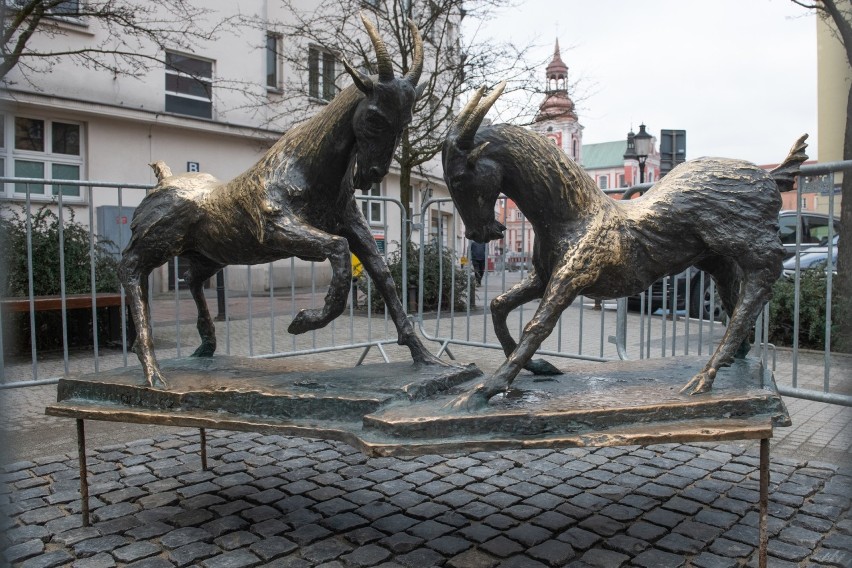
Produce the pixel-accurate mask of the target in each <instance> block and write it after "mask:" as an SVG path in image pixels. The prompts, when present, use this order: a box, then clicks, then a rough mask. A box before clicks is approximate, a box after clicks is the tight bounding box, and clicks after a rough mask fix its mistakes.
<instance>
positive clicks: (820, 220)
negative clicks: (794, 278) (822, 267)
mask: <svg viewBox="0 0 852 568" xmlns="http://www.w3.org/2000/svg"><path fill="white" fill-rule="evenodd" d="M829 219H830V217H829V216H828V215H825V214H822V213H802V216H801V218H800V219H799V223H800V224H801V227H802V242H801V244H800V247H799V250H800V251H804V250H808V249H810V248H812V247H818V246H822V247H825V246H826V244H827V243H828V232H829ZM796 220H797V219H796V212H795V211H788V210H784V211H781V213H779V215H778V229H779V233H780V236H781V242H782V243H784V248H785V249H787V258H789V257H791V256H793V255H794V254H796V224H797V223H796ZM833 224H834V235H835V238H836V236H837V235H838V234H839V233H840V221H839V220H838V219H837V218H835V219H834V223H833Z"/></svg>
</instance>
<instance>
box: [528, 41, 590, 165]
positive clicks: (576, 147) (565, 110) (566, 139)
mask: <svg viewBox="0 0 852 568" xmlns="http://www.w3.org/2000/svg"><path fill="white" fill-rule="evenodd" d="M545 75H546V77H547V85H546V87H545V91H544V92H545V96H544V101H543V102H542V103H541V105H539V107H538V114H536V117H535V122H534V124H533V125H532V126H531V128H532V130H534V131H536V132H538V133H539V134H543V135H544V136H546V137H548V138H549V139H550V140H551V141H552V142H553V143H554V144H556V145H557V146H558V147H560V148H561V149H562V151H563V152H565V153H566V154H567V155H568V156H570V157H571V158H572V159H573V160H574V161H575V162H577V163H579V162H580V159H581V156H580V149H581V148H582V146H583V126H582V125H581V124H580V123H579V122H578V121H577V113H576V111H575V110H574V101H572V100H571V98H570V97H569V96H568V66H567V65H565V62H564V61H562V57H561V56H560V54H559V39H558V38H557V40H556V46H555V47H554V50H553V60H552V61H551V62H550V63H548V65H547V68H546V69H545Z"/></svg>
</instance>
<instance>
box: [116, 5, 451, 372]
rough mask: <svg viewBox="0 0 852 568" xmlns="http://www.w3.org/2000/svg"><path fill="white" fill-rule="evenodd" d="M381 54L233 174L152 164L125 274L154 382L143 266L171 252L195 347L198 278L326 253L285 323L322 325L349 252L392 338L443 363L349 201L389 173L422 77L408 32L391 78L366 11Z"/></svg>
mask: <svg viewBox="0 0 852 568" xmlns="http://www.w3.org/2000/svg"><path fill="white" fill-rule="evenodd" d="M361 19H362V21H363V23H364V26H365V27H366V29H367V33H368V34H369V36H370V39H371V41H372V43H373V47H374V49H375V51H376V59H377V61H378V76H368V75H366V74H364V73H361V72H359V71H357V70H355V69H354V68H353V67H352V66H351V65H349V63H347V62H346V61H345V60H344V61H343V64H344V67H345V68H346V71H347V72H348V73H349V75H351V76H352V80H353V82H354V84H353V85H351V86H350V87H348V88H346V89H344V90H343V91H341V92H340V93H339V94H338V95H337V96H336V97H335V98H334V99H333V100H332V101H331V102H330V103H329V104H328V105H327V106H326V107H325V108H324V109H323V110H322V111H320V112H319V113H317V114H316V115H314V116H313V117H312V118H311V119H309V120H307V121H306V122H304V123H302V124H300V125H298V126H296V127H294V128H293V129H291V130H290V131H289V132H287V133H285V134H284V135H283V136H282V137H281V138H280V139H279V140H278V142H276V143H275V144H274V145H273V146H272V148H270V150H269V151H268V152H267V153H266V155H265V156H264V157H263V158H262V159H261V160H260V161H259V162H258V163H257V164H255V165H254V166H253V167H252V168H250V169H249V170H247V171H246V172H244V173H243V174H241V175H239V176H237V177H236V178H234V179H233V180H232V181H230V182H228V183H221V182H219V181H218V180H216V179H215V178H214V177H213V176H210V175H208V174H180V175H174V176H173V175H171V172H170V171H169V170H168V168H167V167H166V166H165V164H162V163H158V164H154V168H155V170H156V171H157V177H158V180H159V183H158V184H157V186H156V187H155V188H154V189H153V191H151V192H150V193H149V194H148V195H147V196H146V197H145V199H143V200H142V202H141V203H140V205H139V207H137V209H136V212H135V214H134V216H133V221H132V223H131V230H132V236H131V238H130V242H129V243H128V245H127V248H126V249H125V250H124V252H123V256H122V259H121V263H120V277H121V281H122V283H123V284H124V287H125V290H126V291H127V293H128V295H129V297H130V307H131V312H132V314H133V321H134V323H135V324H136V330H137V333H138V336H137V343H136V346H135V347H136V352H137V355H138V356H139V360H140V362H141V363H142V368H143V371H144V374H145V379H146V381H147V383H148V385H149V386H152V387H153V386H162V387H166V382H165V380H164V378H163V375H162V373H161V371H160V367H159V364H158V362H157V360H156V357H155V356H154V345H153V340H152V337H151V321H150V313H149V307H148V275H149V274H150V273H151V271H152V270H154V268H156V267H158V266H160V265H162V264H163V263H165V262H166V261H167V260H168V259H170V258H172V257H174V256H178V255H180V256H182V257H183V258H185V259H187V260H188V262H189V269H188V272H187V282H188V284H189V288H190V291H191V293H192V297H193V299H194V300H195V304H196V307H197V309H198V325H197V327H198V333H199V335H200V336H201V345H200V346H199V347H198V349H196V350H195V352H194V353H193V354H192V355H193V356H196V357H209V356H212V355H213V353H214V351H215V350H216V335H215V327H214V325H213V320H212V319H211V317H210V313H209V311H208V309H207V302H206V300H205V298H204V295H203V291H202V285H203V283H204V281H205V280H207V279H208V278H210V277H211V276H213V275H214V274H216V272H218V271H219V270H220V269H222V268H223V267H224V266H226V265H229V264H259V263H266V262H271V261H274V260H278V259H283V258H290V257H293V256H295V257H298V258H301V259H305V260H315V261H323V260H326V259H328V260H329V261H330V263H331V267H332V278H331V283H330V286H329V289H328V292H327V294H326V297H325V303H324V305H323V306H322V307H321V308H319V309H305V310H301V311H300V312H299V313H298V314H297V315H296V317H295V318H294V319H293V321H292V323H290V326H289V328H288V331H289V332H290V333H294V334H295V333H304V332H306V331H309V330H312V329H318V328H321V327H323V326H325V325H327V324H328V323H329V322H330V321H331V320H333V319H334V318H336V317H337V316H339V315H340V314H341V313H342V312H343V311H344V309H345V307H346V301H347V297H348V291H349V283H350V280H351V276H350V273H351V261H350V251H351V252H353V253H355V254H356V255H357V256H358V258H359V259H361V262H362V263H363V266H364V268H365V269H366V270H367V273H368V274H369V275H370V277H371V278H372V279H373V280H374V282H375V285H376V287H377V289H378V290H379V291H380V292H381V294H382V297H383V298H384V300H385V304H386V305H387V306H388V310H389V312H390V315H391V318H392V320H393V322H394V325H395V326H396V329H397V333H398V341H399V343H400V344H401V345H406V346H407V347H408V348H409V349H410V351H411V355H412V358H413V359H414V361H415V362H423V363H434V364H444V363H443V362H441V361H440V360H438V359H437V358H436V357H434V356H433V355H432V354H431V353H429V351H427V350H426V348H425V347H424V346H423V344H422V343H421V341H420V340H419V339H418V337H417V336H416V335H415V333H414V329H413V326H412V325H411V322H409V321H408V319H407V318H406V317H405V312H404V309H403V307H402V303H401V302H400V300H399V298H398V297H397V295H396V291H395V289H394V285H393V279H392V278H391V275H390V271H389V270H388V267H387V265H386V264H385V262H384V260H383V258H382V256H381V255H380V254H379V251H378V249H377V247H376V243H375V241H374V240H373V236H372V235H371V233H370V227H369V225H368V224H367V222H366V220H365V219H364V217H363V215H362V213H361V211H360V209H359V207H358V205H357V204H356V201H355V197H354V192H355V189H356V188H357V189H362V190H366V189H369V188H370V187H371V185H372V184H373V183H377V182H379V181H381V180H382V178H384V176H385V175H386V174H387V172H388V169H389V167H390V164H391V160H392V158H393V153H394V150H395V149H396V146H397V145H398V143H399V140H400V137H401V134H402V131H403V129H404V128H405V127H406V126H407V125H408V124H409V122H410V121H411V118H412V110H413V107H414V102H415V100H416V98H417V97H418V96H420V95H421V94H422V91H423V87H424V85H420V86H419V87H418V85H417V82H418V81H419V79H420V74H421V72H422V70H423V43H422V40H421V37H420V33H419V31H418V30H417V27H416V26H415V25H414V24H413V23H412V22H409V27H410V28H411V33H412V36H413V38H414V55H413V62H412V65H411V68H410V70H409V71H408V73H407V74H406V75H405V76H404V77H402V78H397V77H394V72H393V66H392V62H391V59H390V57H389V55H388V51H387V48H386V46H385V44H384V42H383V41H382V39H381V38H380V37H379V34H378V31H377V30H376V28H375V27H374V26H373V24H372V23H371V22H370V21H369V20H367V19H366V18H365V17H363V16H362V18H361Z"/></svg>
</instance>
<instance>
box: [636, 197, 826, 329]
mask: <svg viewBox="0 0 852 568" xmlns="http://www.w3.org/2000/svg"><path fill="white" fill-rule="evenodd" d="M830 219H831V218H830V217H829V216H828V215H825V214H822V213H802V215H801V217H799V218H797V216H796V212H795V211H790V210H784V211H781V212H780V213H779V214H778V226H779V232H780V236H781V242H782V243H783V244H784V248H785V249H787V258H788V259H789V257H794V260H795V254H796V228H797V227H796V225H797V220H798V223H800V224H801V228H802V241H801V243H800V248H799V251H800V258H801V257H802V256H804V254H803V253H802V251H807V252H810V251H811V250H813V251H814V252H815V253H818V252H820V251H821V252H822V258H823V259H825V258H826V256H827V253H826V250H827V249H826V247H825V245H826V243H827V242H828V236H829V235H828V233H829V223H830ZM833 225H834V229H833V232H834V242H835V247H836V243H837V237H838V234H839V233H840V222H839V221H838V220H837V219H836V218H835V219H834V222H833ZM814 247H817V248H814ZM836 250H837V249H836V248H835V256H836ZM835 269H836V267H835ZM785 270H786V268H785ZM701 275H702V272H701V271H700V270H697V269H696V268H689V269H688V270H685V271H684V272H681V273H680V274H676V275H675V276H670V277H669V278H668V283H667V285H666V294H667V295H668V298H667V300H666V306H667V307H671V306H672V305H673V303H674V302H675V300H676V303H677V306H676V309H677V310H679V311H685V310H687V309H688V314H689V315H690V316H691V317H701V318H702V319H705V320H710V319H715V320H719V321H721V320H722V318H723V317H724V314H725V311H724V308H723V307H722V302H721V301H720V300H719V297H718V295H715V286H711V285H712V284H713V279H712V278H710V276H709V275H707V274H705V275H704V278H703V281H702V276H701ZM687 282H688V283H689V285H688V286H687ZM663 287H664V281H663V280H658V281H657V282H654V284H653V285H652V286H651V287H650V288H649V289H648V290H649V292H650V302H651V311H655V310H656V309H658V308H662V306H663ZM687 288H688V293H687ZM714 295H715V297H714ZM648 298H649V296H648V295H647V294H646V296H645V301H646V302H648V301H649V299H648ZM640 302H641V300H640V295H639V294H636V295H633V296H629V297H628V298H627V304H628V306H629V307H630V308H632V309H638V308H639V306H640ZM711 312H712V313H711ZM711 316H712V318H711Z"/></svg>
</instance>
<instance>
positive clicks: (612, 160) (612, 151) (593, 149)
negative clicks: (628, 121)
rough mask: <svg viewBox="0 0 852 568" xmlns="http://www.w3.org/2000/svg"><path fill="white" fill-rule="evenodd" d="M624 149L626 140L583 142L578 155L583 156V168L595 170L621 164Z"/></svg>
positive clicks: (625, 148)
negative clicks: (597, 142)
mask: <svg viewBox="0 0 852 568" xmlns="http://www.w3.org/2000/svg"><path fill="white" fill-rule="evenodd" d="M626 151H627V140H616V141H614V142H601V143H599V144H583V148H582V149H581V151H580V155H581V156H582V157H583V167H584V168H586V169H587V170H596V169H600V168H615V167H619V166H623V165H624V153H625V152H626Z"/></svg>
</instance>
